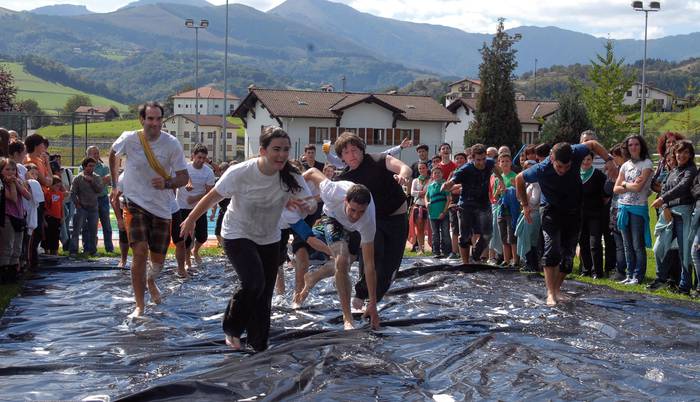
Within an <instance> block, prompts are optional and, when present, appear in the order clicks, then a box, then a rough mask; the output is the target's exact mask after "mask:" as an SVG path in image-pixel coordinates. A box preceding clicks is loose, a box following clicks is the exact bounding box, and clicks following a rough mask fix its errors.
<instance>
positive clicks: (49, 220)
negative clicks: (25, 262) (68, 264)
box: [44, 176, 66, 255]
mask: <svg viewBox="0 0 700 402" xmlns="http://www.w3.org/2000/svg"><path fill="white" fill-rule="evenodd" d="M65 197H66V192H65V191H64V188H63V180H61V177H60V176H54V177H53V181H52V183H51V187H49V189H48V190H46V192H45V193H44V199H45V201H44V205H45V206H46V209H45V214H44V219H46V232H45V239H44V248H45V249H46V254H49V255H58V243H59V240H60V237H61V225H62V224H63V200H64V199H65Z"/></svg>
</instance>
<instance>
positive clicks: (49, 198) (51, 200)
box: [44, 190, 63, 219]
mask: <svg viewBox="0 0 700 402" xmlns="http://www.w3.org/2000/svg"><path fill="white" fill-rule="evenodd" d="M44 198H45V199H46V201H44V205H45V207H46V209H45V211H46V212H45V213H46V215H47V216H51V217H54V218H57V219H63V191H53V190H48V191H44Z"/></svg>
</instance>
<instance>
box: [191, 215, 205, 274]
mask: <svg viewBox="0 0 700 402" xmlns="http://www.w3.org/2000/svg"><path fill="white" fill-rule="evenodd" d="M208 237H209V228H208V223H207V214H203V215H202V216H200V217H199V219H197V223H196V224H195V227H194V248H193V249H192V256H193V257H194V262H195V264H197V265H201V264H202V257H200V255H199V249H200V248H202V246H203V245H204V243H206V242H207V238H208Z"/></svg>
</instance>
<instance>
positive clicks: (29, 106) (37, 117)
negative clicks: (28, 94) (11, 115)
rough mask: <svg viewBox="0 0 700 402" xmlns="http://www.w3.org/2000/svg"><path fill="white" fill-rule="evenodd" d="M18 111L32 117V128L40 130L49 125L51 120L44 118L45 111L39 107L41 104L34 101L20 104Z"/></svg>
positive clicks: (27, 100) (30, 100)
mask: <svg viewBox="0 0 700 402" xmlns="http://www.w3.org/2000/svg"><path fill="white" fill-rule="evenodd" d="M18 109H19V111H20V112H22V113H24V114H26V115H28V116H31V118H30V120H31V128H38V127H41V126H43V125H46V124H48V122H49V118H48V117H47V116H42V115H43V114H44V111H43V110H42V109H41V107H39V102H37V101H35V100H34V99H25V100H23V101H22V102H20V103H19V105H18Z"/></svg>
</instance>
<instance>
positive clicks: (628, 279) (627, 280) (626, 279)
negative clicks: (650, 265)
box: [617, 277, 632, 285]
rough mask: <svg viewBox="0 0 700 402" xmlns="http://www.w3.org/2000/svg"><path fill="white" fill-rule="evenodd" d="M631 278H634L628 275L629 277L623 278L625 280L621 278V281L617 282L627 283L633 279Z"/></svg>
mask: <svg viewBox="0 0 700 402" xmlns="http://www.w3.org/2000/svg"><path fill="white" fill-rule="evenodd" d="M631 280H632V278H630V277H627V278H625V279H623V280H621V281H617V283H619V284H621V285H626V284H627V282H629V281H631Z"/></svg>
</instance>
